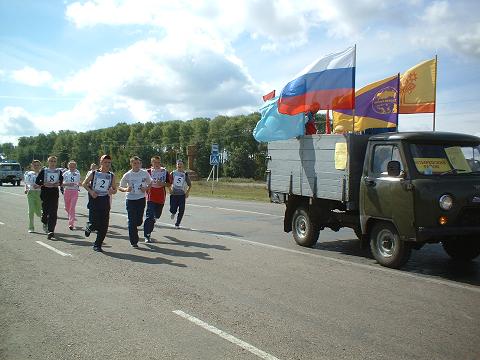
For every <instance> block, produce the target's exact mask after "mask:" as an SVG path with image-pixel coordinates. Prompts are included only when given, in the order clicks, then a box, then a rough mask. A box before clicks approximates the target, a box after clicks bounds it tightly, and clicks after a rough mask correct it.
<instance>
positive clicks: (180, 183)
mask: <svg viewBox="0 0 480 360" xmlns="http://www.w3.org/2000/svg"><path fill="white" fill-rule="evenodd" d="M170 183H171V184H172V186H171V187H170V218H171V219H172V220H173V219H175V214H176V213H177V210H178V215H177V221H175V229H179V228H180V223H181V222H182V218H183V214H184V213H185V202H186V199H187V198H188V194H189V193H190V189H191V188H192V182H191V181H190V178H189V177H188V174H187V173H186V172H185V170H184V166H183V161H182V160H177V169H176V170H175V171H173V172H172V173H170Z"/></svg>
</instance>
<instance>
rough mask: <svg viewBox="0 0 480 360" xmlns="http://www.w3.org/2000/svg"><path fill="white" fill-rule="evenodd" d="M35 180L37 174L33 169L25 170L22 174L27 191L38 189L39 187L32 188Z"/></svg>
mask: <svg viewBox="0 0 480 360" xmlns="http://www.w3.org/2000/svg"><path fill="white" fill-rule="evenodd" d="M35 180H37V174H36V173H35V171H27V172H26V173H25V175H24V176H23V181H24V182H25V185H26V186H27V190H28V191H32V190H36V191H40V188H38V189H34V188H33V185H34V184H35Z"/></svg>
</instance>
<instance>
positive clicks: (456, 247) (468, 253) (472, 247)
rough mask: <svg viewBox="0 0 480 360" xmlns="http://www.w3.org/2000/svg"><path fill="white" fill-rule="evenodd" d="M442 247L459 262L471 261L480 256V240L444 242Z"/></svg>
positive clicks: (469, 239) (471, 238)
mask: <svg viewBox="0 0 480 360" xmlns="http://www.w3.org/2000/svg"><path fill="white" fill-rule="evenodd" d="M442 246H443V249H444V250H445V252H446V253H447V254H448V255H450V257H451V258H452V259H454V260H457V261H470V260H473V259H475V258H476V257H477V256H478V255H480V238H479V239H474V238H473V237H468V238H466V239H459V238H455V239H451V240H444V241H442Z"/></svg>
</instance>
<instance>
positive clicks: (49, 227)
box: [35, 156, 63, 239]
mask: <svg viewBox="0 0 480 360" xmlns="http://www.w3.org/2000/svg"><path fill="white" fill-rule="evenodd" d="M62 182H63V176H62V172H61V171H60V169H57V157H56V156H50V157H49V158H48V167H46V168H43V169H42V170H41V171H40V173H39V174H38V176H37V178H36V179H35V183H36V184H37V185H40V186H41V192H40V198H41V199H42V223H43V230H44V231H45V232H46V233H48V234H47V238H48V239H53V238H54V237H55V234H54V232H55V226H56V225H57V212H58V196H59V195H58V194H59V191H58V187H59V186H61V185H62Z"/></svg>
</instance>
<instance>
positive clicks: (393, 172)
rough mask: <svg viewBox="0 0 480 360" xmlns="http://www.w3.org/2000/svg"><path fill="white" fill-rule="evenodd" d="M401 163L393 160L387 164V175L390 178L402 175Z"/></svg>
mask: <svg viewBox="0 0 480 360" xmlns="http://www.w3.org/2000/svg"><path fill="white" fill-rule="evenodd" d="M400 171H401V169H400V161H396V160H392V161H389V162H388V164H387V173H388V176H394V177H397V176H399V175H400Z"/></svg>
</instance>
